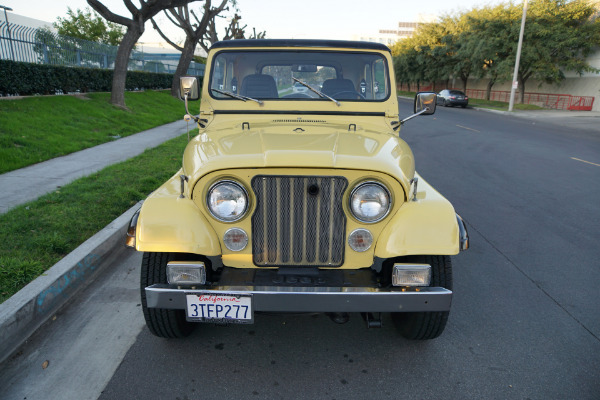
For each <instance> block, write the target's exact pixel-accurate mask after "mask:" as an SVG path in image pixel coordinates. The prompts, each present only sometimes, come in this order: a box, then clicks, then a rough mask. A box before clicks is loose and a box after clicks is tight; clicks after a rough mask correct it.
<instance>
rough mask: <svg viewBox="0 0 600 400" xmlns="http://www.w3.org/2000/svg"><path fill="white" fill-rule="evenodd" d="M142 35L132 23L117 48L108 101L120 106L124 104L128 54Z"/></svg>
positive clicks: (122, 106)
mask: <svg viewBox="0 0 600 400" xmlns="http://www.w3.org/2000/svg"><path fill="white" fill-rule="evenodd" d="M140 36H142V32H141V30H140V29H139V27H138V25H137V24H133V25H132V26H130V27H129V28H128V29H127V32H125V36H123V40H122V41H121V44H120V45H119V49H118V50H117V58H116V59H115V69H114V72H113V73H114V75H113V81H112V91H111V94H110V103H111V104H113V105H115V106H118V107H121V108H127V107H126V106H125V80H126V79H127V66H128V64H129V56H130V55H131V51H132V50H133V48H134V47H135V44H136V43H137V41H138V39H139V38H140Z"/></svg>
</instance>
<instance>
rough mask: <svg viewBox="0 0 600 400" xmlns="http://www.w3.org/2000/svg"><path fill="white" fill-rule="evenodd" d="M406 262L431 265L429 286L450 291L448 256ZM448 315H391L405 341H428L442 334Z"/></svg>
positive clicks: (417, 313) (432, 313) (419, 258)
mask: <svg viewBox="0 0 600 400" xmlns="http://www.w3.org/2000/svg"><path fill="white" fill-rule="evenodd" d="M408 262H418V263H424V264H429V265H431V271H432V280H431V285H432V286H439V287H443V288H446V289H450V290H451V289H452V262H451V260H450V257H449V256H435V255H429V256H414V257H410V261H408ZM449 314H450V312H449V311H436V312H414V313H392V320H393V321H394V324H395V325H396V328H397V329H398V331H399V332H400V334H401V335H402V336H403V337H405V338H406V339H411V340H430V339H435V338H437V337H438V336H440V335H441V334H442V332H443V331H444V329H445V327H446V323H447V322H448V315H449Z"/></svg>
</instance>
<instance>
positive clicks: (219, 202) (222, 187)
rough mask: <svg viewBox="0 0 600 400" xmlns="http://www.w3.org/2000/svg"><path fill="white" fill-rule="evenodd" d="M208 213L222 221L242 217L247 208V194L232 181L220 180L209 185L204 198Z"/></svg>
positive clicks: (235, 219)
mask: <svg viewBox="0 0 600 400" xmlns="http://www.w3.org/2000/svg"><path fill="white" fill-rule="evenodd" d="M206 202H207V204H208V210H209V211H210V213H211V214H212V215H213V217H215V218H216V219H218V220H219V221H223V222H233V221H237V220H238V219H240V218H242V217H243V216H244V215H245V214H246V211H247V210H248V194H247V193H246V190H245V189H244V187H243V186H242V185H240V184H239V183H237V182H234V181H220V182H217V183H215V184H214V185H212V186H211V188H210V189H209V190H208V197H207V199H206Z"/></svg>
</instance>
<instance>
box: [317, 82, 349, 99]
mask: <svg viewBox="0 0 600 400" xmlns="http://www.w3.org/2000/svg"><path fill="white" fill-rule="evenodd" d="M321 91H322V92H323V93H325V94H326V95H327V96H331V97H334V95H335V94H337V93H340V92H345V93H342V94H341V95H339V96H335V98H336V100H340V99H346V100H349V99H352V100H354V99H357V98H358V93H357V92H356V88H355V87H354V83H352V81H351V80H350V79H344V78H342V79H327V80H326V81H324V82H323V88H322V89H321Z"/></svg>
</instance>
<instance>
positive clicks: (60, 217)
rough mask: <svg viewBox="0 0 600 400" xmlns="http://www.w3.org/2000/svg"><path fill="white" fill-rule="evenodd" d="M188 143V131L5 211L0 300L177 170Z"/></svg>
mask: <svg viewBox="0 0 600 400" xmlns="http://www.w3.org/2000/svg"><path fill="white" fill-rule="evenodd" d="M186 144H187V134H184V135H182V136H180V137H178V138H175V139H172V140H170V141H168V142H166V143H164V144H162V145H161V146H159V147H156V148H154V149H149V150H146V151H145V152H144V153H143V154H140V155H139V156H137V157H135V158H132V159H130V160H128V161H124V162H122V163H120V164H116V165H113V166H110V167H107V168H105V169H104V170H102V171H100V172H98V173H95V174H93V175H90V176H88V177H85V178H81V179H78V180H76V181H75V182H73V183H71V184H69V185H66V186H63V187H62V188H60V189H59V190H57V191H55V192H53V193H50V194H47V195H45V196H43V197H40V198H39V199H38V200H36V201H33V202H31V203H28V204H25V205H22V206H19V207H17V208H15V209H13V210H11V211H9V212H7V213H6V214H3V215H0V302H4V301H5V300H6V299H8V298H9V297H10V296H12V295H13V294H14V293H16V292H17V291H19V290H20V289H21V288H22V287H24V286H25V285H26V284H28V283H29V282H31V281H32V280H33V279H35V278H36V277H38V276H39V275H41V274H43V273H44V272H45V271H46V270H47V269H48V268H50V267H51V266H52V265H54V264H55V263H56V262H58V261H59V260H60V259H62V258H63V257H64V256H65V255H67V254H68V253H70V252H71V251H73V250H74V249H75V248H76V247H77V246H79V245H80V244H81V243H83V242H84V241H86V240H87V239H88V238H90V237H91V236H93V235H94V234H95V233H96V232H98V231H100V230H101V229H102V228H104V227H105V226H106V225H108V224H109V223H110V222H111V221H113V220H114V219H115V218H117V217H118V216H119V215H121V214H123V213H124V212H125V211H126V210H128V209H129V208H131V207H132V206H133V205H134V204H135V203H137V202H138V201H140V200H142V199H144V198H146V197H147V196H148V194H150V193H151V192H152V191H153V190H155V189H156V188H157V187H158V186H160V185H161V184H162V183H163V182H164V181H166V180H167V179H168V178H169V177H171V176H172V175H173V174H174V173H175V172H177V170H178V169H179V168H180V167H181V157H182V154H183V150H184V148H185V146H186Z"/></svg>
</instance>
